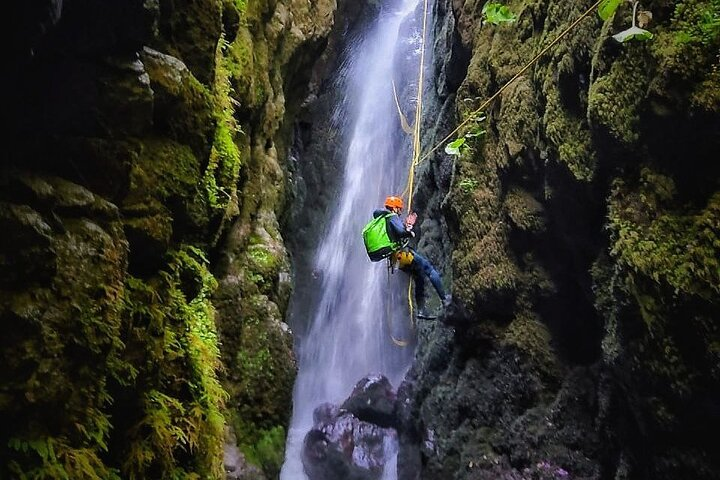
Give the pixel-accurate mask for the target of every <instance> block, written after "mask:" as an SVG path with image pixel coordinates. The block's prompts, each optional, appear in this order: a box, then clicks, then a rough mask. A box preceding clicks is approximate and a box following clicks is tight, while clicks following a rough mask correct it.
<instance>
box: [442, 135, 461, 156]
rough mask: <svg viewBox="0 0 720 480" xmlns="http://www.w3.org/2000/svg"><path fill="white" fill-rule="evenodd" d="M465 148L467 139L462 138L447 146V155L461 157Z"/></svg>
mask: <svg viewBox="0 0 720 480" xmlns="http://www.w3.org/2000/svg"><path fill="white" fill-rule="evenodd" d="M463 147H465V138H463V137H460V138H458V139H456V140H455V141H452V142H450V143H448V144H447V145H446V146H445V153H447V154H448V155H460V153H461V151H462V149H463Z"/></svg>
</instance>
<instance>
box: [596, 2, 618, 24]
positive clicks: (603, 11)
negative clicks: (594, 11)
mask: <svg viewBox="0 0 720 480" xmlns="http://www.w3.org/2000/svg"><path fill="white" fill-rule="evenodd" d="M622 1H623V0H603V1H602V2H600V5H599V6H598V15H600V18H602V19H603V20H607V19H608V18H610V17H611V16H612V14H613V13H615V10H617V8H618V7H619V6H620V4H621V3H622Z"/></svg>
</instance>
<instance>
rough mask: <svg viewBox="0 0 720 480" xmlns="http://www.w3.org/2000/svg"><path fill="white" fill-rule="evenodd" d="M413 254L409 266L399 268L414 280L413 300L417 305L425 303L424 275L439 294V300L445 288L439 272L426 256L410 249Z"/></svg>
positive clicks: (442, 297)
mask: <svg viewBox="0 0 720 480" xmlns="http://www.w3.org/2000/svg"><path fill="white" fill-rule="evenodd" d="M411 251H412V254H413V261H412V263H411V264H410V266H408V267H405V268H401V270H402V271H403V272H405V273H408V274H409V275H411V276H412V277H413V279H414V280H415V302H416V303H417V305H418V307H422V306H424V305H425V277H427V278H429V279H430V283H432V285H433V287H435V291H436V292H437V293H438V295H440V300H442V299H444V298H445V289H444V288H443V284H442V279H441V278H440V274H439V273H438V272H437V270H435V267H433V266H432V264H431V263H430V262H429V261H428V259H427V258H425V257H423V256H422V255H420V254H419V253H417V252H416V251H415V250H411Z"/></svg>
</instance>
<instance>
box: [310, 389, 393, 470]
mask: <svg viewBox="0 0 720 480" xmlns="http://www.w3.org/2000/svg"><path fill="white" fill-rule="evenodd" d="M313 420H314V422H315V424H314V425H313V428H312V429H311V430H310V431H309V432H308V434H307V435H306V436H305V440H304V442H303V449H302V462H303V466H304V467H305V473H307V475H308V476H309V477H310V480H336V479H340V478H342V479H345V480H377V479H379V478H380V477H381V475H382V472H383V468H384V465H385V463H386V461H387V460H388V456H389V455H391V454H392V453H394V450H395V448H396V435H395V431H394V430H392V429H387V428H382V427H379V426H377V425H375V424H372V423H369V422H364V421H362V420H359V419H358V418H357V417H355V415H353V414H352V413H349V412H346V411H345V410H342V409H339V408H338V407H337V406H335V405H332V404H329V403H324V404H322V405H320V406H319V407H317V408H316V409H315V412H313Z"/></svg>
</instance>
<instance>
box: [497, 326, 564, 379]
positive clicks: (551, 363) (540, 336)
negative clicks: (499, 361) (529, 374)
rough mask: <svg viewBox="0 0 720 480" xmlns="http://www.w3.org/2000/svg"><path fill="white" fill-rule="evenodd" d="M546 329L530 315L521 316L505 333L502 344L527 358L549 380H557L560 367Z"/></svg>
mask: <svg viewBox="0 0 720 480" xmlns="http://www.w3.org/2000/svg"><path fill="white" fill-rule="evenodd" d="M550 341H551V337H550V332H549V331H548V329H547V327H545V325H543V324H542V323H541V322H540V321H539V320H538V319H537V318H536V317H535V316H534V315H532V314H527V313H526V314H521V315H520V316H518V317H517V318H515V319H514V320H513V321H512V323H511V324H510V326H509V327H508V328H507V330H506V331H505V334H504V336H503V339H502V342H503V343H504V344H506V345H511V346H513V347H515V348H517V349H518V350H520V351H521V352H523V353H524V354H525V355H527V356H528V358H529V360H530V362H532V363H533V364H535V365H536V366H537V368H538V369H539V370H540V371H541V372H543V374H545V375H546V376H548V377H550V378H559V376H560V366H559V363H558V360H557V357H556V355H555V352H554V351H553V348H552V346H551V344H550Z"/></svg>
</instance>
